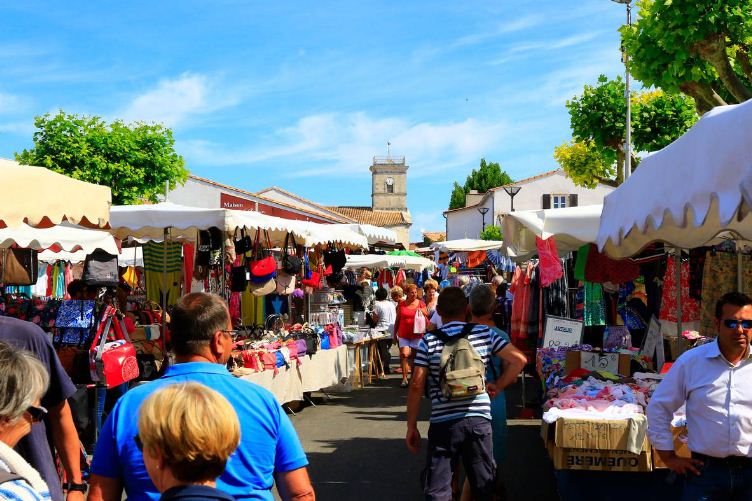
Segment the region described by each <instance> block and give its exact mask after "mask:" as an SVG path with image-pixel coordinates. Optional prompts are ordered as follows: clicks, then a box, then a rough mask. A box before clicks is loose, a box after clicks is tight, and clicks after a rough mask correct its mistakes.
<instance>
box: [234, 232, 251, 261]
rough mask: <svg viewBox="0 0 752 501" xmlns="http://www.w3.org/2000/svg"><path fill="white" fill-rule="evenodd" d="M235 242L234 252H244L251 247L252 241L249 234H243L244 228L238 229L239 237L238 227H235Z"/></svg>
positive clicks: (237, 253)
mask: <svg viewBox="0 0 752 501" xmlns="http://www.w3.org/2000/svg"><path fill="white" fill-rule="evenodd" d="M233 241H234V243H235V254H236V255H240V254H245V253H246V252H248V251H250V250H251V249H252V248H253V241H252V240H251V237H250V236H249V235H246V234H245V229H244V228H241V229H240V238H238V229H237V228H235V235H234V236H233Z"/></svg>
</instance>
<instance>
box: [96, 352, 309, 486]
mask: <svg viewBox="0 0 752 501" xmlns="http://www.w3.org/2000/svg"><path fill="white" fill-rule="evenodd" d="M187 381H192V382H197V383H201V384H204V385H206V386H208V387H210V388H212V389H214V390H216V391H217V392H219V393H220V394H221V395H222V396H224V397H225V398H226V399H227V400H228V401H229V402H230V404H231V405H232V407H233V408H234V409H235V412H237V414H238V419H239V420H240V445H239V446H238V449H237V450H236V451H235V453H234V454H233V455H232V456H231V457H230V459H229V461H228V462H227V467H226V469H225V472H224V473H223V474H222V475H221V476H220V477H219V479H217V488H218V489H220V490H222V491H225V492H227V493H228V494H231V495H232V496H234V497H235V498H236V499H264V500H272V499H273V496H272V492H271V489H272V485H273V483H274V478H273V476H272V475H273V474H274V473H275V472H287V471H292V470H296V469H298V468H302V467H304V466H306V465H307V464H308V460H307V459H306V455H305V453H304V452H303V448H302V446H301V445H300V441H299V440H298V436H297V434H296V433H295V429H294V428H293V427H292V423H290V419H289V418H288V417H287V415H285V413H284V411H283V410H282V407H281V406H280V405H279V403H277V401H276V400H275V399H274V396H273V395H272V394H271V393H270V392H269V391H267V390H265V389H264V388H261V387H260V386H258V385H256V384H253V383H251V382H249V381H245V380H242V379H238V378H236V377H234V376H232V375H231V374H230V373H229V372H227V369H226V368H225V367H224V366H222V365H219V364H212V363H209V362H191V363H185V364H177V365H173V366H172V367H169V368H168V369H167V371H166V373H165V375H164V376H163V377H162V378H160V379H158V380H156V381H153V382H151V383H147V384H145V385H142V386H138V387H136V388H134V389H132V390H130V391H129V392H128V393H126V394H125V395H123V396H122V397H121V398H120V400H118V401H117V403H116V404H115V407H114V408H113V409H112V412H111V413H110V415H109V416H108V417H107V421H105V423H104V426H103V427H102V431H101V434H100V436H99V440H98V441H97V446H96V450H95V452H94V461H93V462H92V465H91V471H92V473H94V474H96V475H100V476H103V477H109V478H121V479H123V482H124V485H125V490H126V492H127V494H128V499H129V500H133V501H141V500H144V501H146V500H154V501H156V500H158V499H159V492H158V491H157V489H156V487H154V484H152V482H151V480H150V479H149V474H148V473H147V472H146V468H145V466H144V462H143V457H142V455H141V452H139V450H138V448H137V447H136V444H135V441H134V440H133V437H135V436H136V434H137V432H138V423H137V421H138V420H137V416H138V411H139V408H140V406H141V403H142V402H143V401H144V400H145V399H146V398H147V397H148V396H149V395H151V394H152V393H153V392H154V391H156V390H157V389H159V388H161V387H163V386H165V385H167V384H171V383H182V382H187Z"/></svg>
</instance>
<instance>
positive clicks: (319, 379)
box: [241, 346, 349, 405]
mask: <svg viewBox="0 0 752 501" xmlns="http://www.w3.org/2000/svg"><path fill="white" fill-rule="evenodd" d="M301 360H302V362H303V363H302V364H301V365H297V363H296V362H295V361H293V362H292V363H291V364H290V367H280V368H279V371H278V372H277V374H274V371H272V370H265V371H261V372H256V373H255V374H248V375H245V376H241V379H245V380H246V381H251V382H252V383H256V384H257V385H259V386H261V387H262V388H265V389H267V390H269V391H270V392H272V394H273V395H274V398H276V399H277V401H278V402H279V403H280V405H284V404H286V403H289V402H295V401H298V400H304V394H305V393H309V392H312V391H319V390H321V389H322V388H328V387H329V386H333V385H335V384H337V383H339V382H340V381H341V380H342V378H343V377H347V376H348V375H349V372H348V368H347V346H339V347H337V348H334V349H332V350H319V351H317V352H316V353H315V354H314V355H312V356H308V355H305V356H304V357H303V358H302V359H301Z"/></svg>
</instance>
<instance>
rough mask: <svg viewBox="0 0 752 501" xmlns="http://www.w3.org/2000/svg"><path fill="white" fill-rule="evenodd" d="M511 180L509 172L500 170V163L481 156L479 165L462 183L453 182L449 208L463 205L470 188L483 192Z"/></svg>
mask: <svg viewBox="0 0 752 501" xmlns="http://www.w3.org/2000/svg"><path fill="white" fill-rule="evenodd" d="M513 182H514V181H513V180H512V178H511V177H509V174H507V173H506V172H505V171H503V170H501V165H499V163H498V162H486V159H485V158H481V159H480V166H479V167H478V169H473V171H472V172H471V173H470V175H469V176H467V179H465V184H464V185H462V186H460V184H459V183H458V182H456V181H455V182H454V185H453V187H452V194H451V195H450V197H449V208H450V209H459V208H460V207H464V206H465V199H466V197H467V194H468V193H470V190H477V191H478V192H479V193H485V192H487V191H488V190H490V189H491V188H496V187H497V186H502V185H505V184H510V183H513Z"/></svg>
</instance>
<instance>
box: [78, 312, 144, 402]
mask: <svg viewBox="0 0 752 501" xmlns="http://www.w3.org/2000/svg"><path fill="white" fill-rule="evenodd" d="M110 327H112V329H113V330H114V332H115V338H116V341H123V343H121V344H119V345H118V344H117V343H112V344H110V343H107V338H108V335H109V332H110ZM108 344H110V346H111V348H110V349H107V348H108V347H107V345H108ZM89 363H90V369H91V375H92V379H94V380H95V381H99V382H101V383H104V385H105V386H106V387H107V388H112V387H115V386H119V385H121V384H123V383H127V382H128V381H130V380H132V379H136V378H137V377H138V376H139V370H138V361H137V360H136V349H135V348H134V347H133V344H132V343H131V342H130V340H129V339H128V334H127V333H126V330H125V326H124V325H123V320H122V317H119V316H118V311H117V310H115V308H113V307H112V306H107V307H105V310H104V313H102V318H101V320H100V322H99V326H98V327H97V333H96V334H95V335H94V340H93V341H92V343H91V348H90V349H89ZM95 376H96V377H95Z"/></svg>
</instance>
